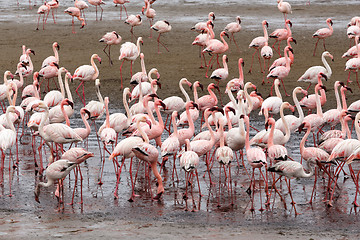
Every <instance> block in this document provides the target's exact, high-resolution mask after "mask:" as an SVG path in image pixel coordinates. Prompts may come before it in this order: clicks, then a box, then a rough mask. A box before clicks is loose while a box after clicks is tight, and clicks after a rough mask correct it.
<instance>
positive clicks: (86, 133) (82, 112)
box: [63, 108, 91, 157]
mask: <svg viewBox="0 0 360 240" xmlns="http://www.w3.org/2000/svg"><path fill="white" fill-rule="evenodd" d="M85 114H87V115H88V117H87V118H86V116H85ZM80 116H81V119H82V121H83V123H84V125H85V128H74V131H75V132H76V133H77V134H78V135H79V136H80V137H81V138H82V139H83V140H85V139H87V138H88V137H89V135H90V132H91V128H90V125H89V123H88V121H87V120H86V119H89V118H90V116H91V113H90V112H89V111H88V110H87V109H86V108H81V109H80ZM63 157H64V156H63Z"/></svg>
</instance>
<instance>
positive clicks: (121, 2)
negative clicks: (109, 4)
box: [113, 0, 130, 20]
mask: <svg viewBox="0 0 360 240" xmlns="http://www.w3.org/2000/svg"><path fill="white" fill-rule="evenodd" d="M128 2H130V1H129V0H113V3H115V7H117V5H118V4H119V5H120V20H121V13H122V8H124V10H125V13H126V17H127V16H128V13H127V11H126V7H125V3H128Z"/></svg>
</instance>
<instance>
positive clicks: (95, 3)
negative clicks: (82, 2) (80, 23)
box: [88, 0, 105, 21]
mask: <svg viewBox="0 0 360 240" xmlns="http://www.w3.org/2000/svg"><path fill="white" fill-rule="evenodd" d="M88 2H89V3H90V4H91V5H93V6H95V7H96V21H97V20H98V18H97V7H98V6H99V8H100V9H101V16H100V21H101V20H102V15H103V11H104V9H103V8H102V7H101V4H105V2H103V1H102V0H88Z"/></svg>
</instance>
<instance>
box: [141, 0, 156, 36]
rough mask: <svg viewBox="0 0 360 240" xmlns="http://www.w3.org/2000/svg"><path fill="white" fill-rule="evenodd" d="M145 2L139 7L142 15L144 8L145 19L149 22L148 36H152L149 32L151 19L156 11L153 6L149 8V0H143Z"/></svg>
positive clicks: (151, 23) (152, 19)
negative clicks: (143, 5)
mask: <svg viewBox="0 0 360 240" xmlns="http://www.w3.org/2000/svg"><path fill="white" fill-rule="evenodd" d="M144 2H145V7H142V9H141V13H142V14H143V15H144V10H146V11H145V16H146V17H147V19H149V23H150V35H149V38H152V32H151V29H152V28H151V26H152V25H153V21H154V18H155V16H156V11H155V10H154V9H153V8H150V3H149V0H144Z"/></svg>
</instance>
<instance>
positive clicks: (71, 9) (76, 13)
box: [64, 7, 85, 33]
mask: <svg viewBox="0 0 360 240" xmlns="http://www.w3.org/2000/svg"><path fill="white" fill-rule="evenodd" d="M64 12H65V13H67V14H69V15H70V16H72V33H76V32H75V23H74V17H76V18H77V19H79V21H81V27H80V29H81V28H83V27H85V19H84V18H82V17H80V14H81V12H80V9H79V8H77V7H68V8H67V9H65V11H64Z"/></svg>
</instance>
